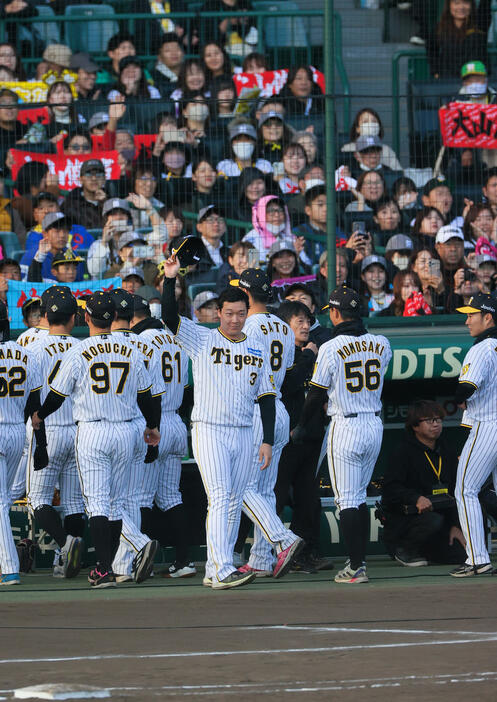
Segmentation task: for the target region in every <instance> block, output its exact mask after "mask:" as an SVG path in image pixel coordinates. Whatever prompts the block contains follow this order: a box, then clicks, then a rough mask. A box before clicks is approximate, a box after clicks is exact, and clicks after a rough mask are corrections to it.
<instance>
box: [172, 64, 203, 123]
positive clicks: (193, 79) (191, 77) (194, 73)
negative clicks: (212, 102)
mask: <svg viewBox="0 0 497 702" xmlns="http://www.w3.org/2000/svg"><path fill="white" fill-rule="evenodd" d="M198 91H201V92H202V93H203V94H204V95H205V96H206V97H208V94H207V77H206V75H205V69H204V66H203V64H202V63H201V61H200V60H199V59H195V58H190V59H186V61H184V62H183V63H182V65H181V68H180V72H179V74H178V87H177V88H175V90H174V91H173V92H172V93H171V100H174V101H175V102H176V103H179V101H180V100H181V99H182V98H183V97H184V96H185V95H187V94H188V93H193V92H198ZM178 114H179V108H178V106H177V111H176V115H178Z"/></svg>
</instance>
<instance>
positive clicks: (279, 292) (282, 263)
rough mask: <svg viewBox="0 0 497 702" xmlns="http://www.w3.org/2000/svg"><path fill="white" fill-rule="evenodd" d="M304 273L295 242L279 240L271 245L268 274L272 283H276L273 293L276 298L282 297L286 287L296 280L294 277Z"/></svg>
mask: <svg viewBox="0 0 497 702" xmlns="http://www.w3.org/2000/svg"><path fill="white" fill-rule="evenodd" d="M303 273H304V272H303V270H302V269H301V267H300V266H299V259H298V256H297V252H296V250H295V247H294V245H293V244H291V243H289V242H287V241H286V240H283V241H277V242H276V243H274V244H273V245H272V246H271V248H270V250H269V256H268V264H267V274H268V276H269V280H270V281H271V283H272V284H274V285H275V287H274V288H273V294H274V296H275V298H276V299H278V298H279V299H281V298H282V296H283V292H284V288H285V287H286V286H287V285H290V284H291V283H293V282H296V281H295V280H294V278H300V277H302V276H303Z"/></svg>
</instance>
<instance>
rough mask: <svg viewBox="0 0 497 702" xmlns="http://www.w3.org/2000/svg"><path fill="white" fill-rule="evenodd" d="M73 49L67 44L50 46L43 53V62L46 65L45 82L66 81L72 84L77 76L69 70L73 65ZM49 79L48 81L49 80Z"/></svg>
mask: <svg viewBox="0 0 497 702" xmlns="http://www.w3.org/2000/svg"><path fill="white" fill-rule="evenodd" d="M71 56H72V51H71V49H70V48H69V47H68V46H66V45H65V44H49V45H48V46H47V47H46V48H45V50H44V52H43V62H44V63H45V71H46V73H45V76H42V78H44V82H46V83H48V84H49V83H50V82H51V81H53V80H54V79H55V81H64V82H68V83H72V82H73V81H74V79H75V77H76V76H75V74H74V73H72V72H71V71H70V70H69V68H70V65H71ZM47 77H48V80H47Z"/></svg>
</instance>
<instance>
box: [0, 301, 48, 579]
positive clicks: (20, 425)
mask: <svg viewBox="0 0 497 702" xmlns="http://www.w3.org/2000/svg"><path fill="white" fill-rule="evenodd" d="M9 336H10V329H9V321H8V314H7V307H6V306H5V304H4V303H3V302H0V339H1V341H0V568H1V575H0V585H18V584H19V583H20V578H19V558H18V555H17V551H16V547H15V544H14V538H13V536H12V529H11V526H10V519H9V510H10V505H11V501H12V495H11V486H12V481H13V478H14V475H15V471H16V468H17V466H18V464H19V460H20V458H21V454H22V448H23V445H24V438H25V435H26V428H25V426H24V414H25V411H26V409H27V410H28V412H32V411H34V410H35V409H36V408H37V407H39V403H40V394H39V390H40V387H41V382H40V373H39V368H38V363H37V361H36V358H34V356H32V355H31V353H30V352H29V351H28V350H27V349H23V348H22V347H20V346H19V345H18V344H17V343H16V342H15V341H9ZM42 433H43V432H40V433H39V435H37V437H36V438H37V442H38V439H39V436H41V434H42ZM44 443H45V447H46V440H45V442H44ZM41 449H42V447H41V445H40V446H37V449H36V452H35V461H36V464H37V467H42V466H43V465H46V463H47V457H46V448H45V449H44V454H45V455H44V456H43V460H40V459H41V456H40V450H41Z"/></svg>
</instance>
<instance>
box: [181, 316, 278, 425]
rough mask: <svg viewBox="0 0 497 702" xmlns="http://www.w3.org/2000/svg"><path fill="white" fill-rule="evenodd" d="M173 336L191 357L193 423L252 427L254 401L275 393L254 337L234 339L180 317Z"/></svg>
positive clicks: (263, 357)
mask: <svg viewBox="0 0 497 702" xmlns="http://www.w3.org/2000/svg"><path fill="white" fill-rule="evenodd" d="M175 336H176V338H177V339H178V341H179V342H180V344H181V346H182V347H183V348H184V349H185V351H186V353H187V354H188V355H189V356H190V358H191V359H192V368H193V381H194V386H195V404H194V406H193V412H192V422H204V423H206V424H221V425H224V426H236V427H249V426H252V422H253V416H254V401H255V400H256V399H257V398H258V397H262V396H263V395H275V394H276V391H275V388H274V383H273V382H272V378H271V367H270V365H269V359H268V357H267V356H266V355H265V353H264V350H263V348H262V346H261V344H259V343H258V341H257V338H254V337H248V336H246V335H245V334H244V335H243V337H242V338H241V339H240V340H239V341H233V340H232V339H229V338H228V337H227V336H225V335H224V334H223V333H222V331H221V330H220V329H219V328H217V329H207V328H206V327H201V326H200V325H198V324H195V323H194V322H192V321H191V320H190V319H187V318H186V317H181V318H180V325H179V328H178V332H177V334H176V335H175ZM233 371H234V372H233Z"/></svg>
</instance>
